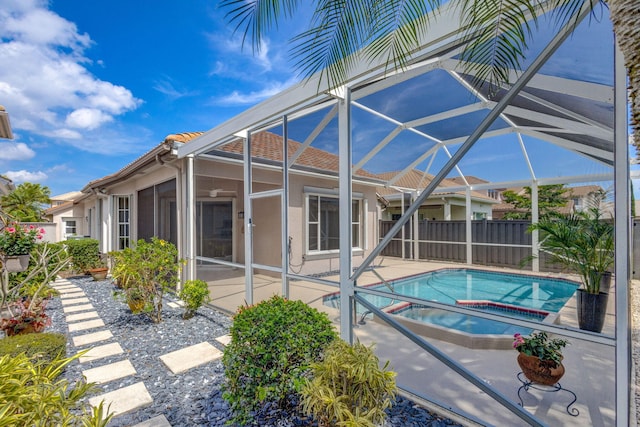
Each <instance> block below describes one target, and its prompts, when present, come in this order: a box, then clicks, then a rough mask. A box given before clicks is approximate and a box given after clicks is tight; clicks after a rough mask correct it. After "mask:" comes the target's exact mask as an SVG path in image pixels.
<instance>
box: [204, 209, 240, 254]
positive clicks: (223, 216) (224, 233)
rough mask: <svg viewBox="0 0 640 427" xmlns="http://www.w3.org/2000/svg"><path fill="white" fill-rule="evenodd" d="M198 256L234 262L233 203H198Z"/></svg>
mask: <svg viewBox="0 0 640 427" xmlns="http://www.w3.org/2000/svg"><path fill="white" fill-rule="evenodd" d="M196 235H197V254H198V256H202V257H206V258H217V259H222V260H225V261H232V260H233V202H232V201H231V200H226V201H223V200H221V201H217V200H216V201H198V202H197V204H196Z"/></svg>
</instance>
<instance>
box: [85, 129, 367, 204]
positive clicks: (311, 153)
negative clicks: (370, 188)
mask: <svg viewBox="0 0 640 427" xmlns="http://www.w3.org/2000/svg"><path fill="white" fill-rule="evenodd" d="M202 133H203V132H185V133H179V134H171V135H168V136H167V137H166V138H165V140H164V141H163V142H161V143H160V144H159V145H157V146H156V147H154V148H152V149H151V150H150V151H148V152H147V153H145V154H143V155H142V156H140V157H138V158H137V159H136V160H134V161H133V162H131V163H129V164H128V165H126V166H125V167H123V168H122V169H120V170H119V171H118V172H116V173H113V174H111V175H107V176H105V177H103V178H100V179H97V180H94V181H91V182H89V183H88V184H87V185H85V186H84V188H83V189H82V192H83V193H88V192H92V191H93V190H94V189H99V188H102V187H105V186H107V185H109V184H113V183H116V182H119V181H122V180H124V179H126V178H127V177H129V176H131V175H132V174H134V173H136V172H137V171H139V170H140V169H142V168H144V167H146V166H149V165H150V164H153V163H157V162H158V160H160V162H162V159H163V158H164V156H166V155H170V154H171V150H172V148H174V144H175V143H180V144H185V143H188V142H189V141H191V140H192V139H194V138H196V137H198V136H200V135H202ZM301 146H302V144H301V143H299V142H297V141H293V140H289V143H288V144H287V148H288V156H289V158H290V157H291V156H293V155H294V154H295V153H296V151H298V149H299V148H300V147H301ZM243 150H244V145H243V143H242V140H241V139H238V140H236V141H232V142H229V143H227V144H225V145H223V146H221V147H217V148H216V149H214V150H211V151H208V152H207V154H209V155H212V156H218V157H221V158H234V159H241V158H242V154H243ZM251 154H252V158H253V159H254V161H255V162H257V163H261V160H263V161H265V162H266V163H268V162H282V157H283V156H282V136H281V135H277V134H274V133H271V132H266V131H263V132H258V133H256V134H254V135H252V136H251ZM338 159H339V158H338V156H337V155H335V154H332V153H329V152H327V151H324V150H320V149H318V148H314V147H307V148H306V149H305V150H304V151H303V152H302V154H301V155H300V156H299V157H298V158H297V160H296V162H295V163H294V164H293V165H292V166H290V169H291V170H307V171H313V170H316V171H321V172H323V173H324V174H326V173H327V172H329V173H332V174H334V175H335V176H337V174H338V167H339V162H338ZM356 176H357V177H359V178H361V179H370V180H373V181H374V182H376V183H377V181H378V180H377V176H376V175H375V174H372V173H369V172H367V171H365V170H362V169H361V170H359V171H358V172H356Z"/></svg>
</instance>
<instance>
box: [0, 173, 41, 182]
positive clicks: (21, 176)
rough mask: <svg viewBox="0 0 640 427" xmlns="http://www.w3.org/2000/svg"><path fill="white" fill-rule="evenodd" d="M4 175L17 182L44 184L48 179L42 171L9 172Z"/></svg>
mask: <svg viewBox="0 0 640 427" xmlns="http://www.w3.org/2000/svg"><path fill="white" fill-rule="evenodd" d="M3 175H5V176H6V177H7V178H9V179H10V180H12V181H13V182H15V183H16V184H18V183H21V182H42V181H44V180H46V179H47V178H48V176H47V174H46V173H44V172H41V171H37V172H29V171H26V170H19V171H7V172H5V173H4V174H3Z"/></svg>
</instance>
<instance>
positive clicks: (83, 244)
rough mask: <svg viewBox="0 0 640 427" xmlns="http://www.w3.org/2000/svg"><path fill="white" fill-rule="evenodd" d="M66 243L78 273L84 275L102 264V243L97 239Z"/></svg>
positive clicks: (74, 268) (68, 241)
mask: <svg viewBox="0 0 640 427" xmlns="http://www.w3.org/2000/svg"><path fill="white" fill-rule="evenodd" d="M64 243H65V245H66V247H67V252H68V253H69V256H70V257H71V262H72V265H73V270H74V271H75V272H76V273H83V274H84V273H86V272H87V270H89V269H90V268H93V267H94V266H96V265H99V264H100V263H101V259H100V242H98V241H97V240H96V239H78V240H67V241H65V242H64Z"/></svg>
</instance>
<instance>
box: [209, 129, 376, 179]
mask: <svg viewBox="0 0 640 427" xmlns="http://www.w3.org/2000/svg"><path fill="white" fill-rule="evenodd" d="M301 146H302V144H301V143H299V142H298V141H294V140H292V139H289V143H288V144H287V156H288V158H291V157H292V156H293V155H294V154H295V153H296V151H298V149H299V148H300V147H301ZM220 151H223V152H228V153H234V154H243V152H244V145H243V143H242V140H236V141H232V142H229V143H227V144H225V145H223V146H220V147H217V148H216V149H214V150H212V151H210V152H209V153H214V152H220ZM251 155H252V157H253V158H255V159H265V160H271V161H275V162H282V136H281V135H277V134H275V133H272V132H267V131H263V132H259V133H256V134H254V135H252V136H251ZM295 165H298V166H302V167H306V168H312V169H316V170H319V171H328V172H335V173H337V172H338V168H339V157H338V156H337V155H335V154H332V153H329V152H328V151H324V150H320V149H318V148H315V147H307V148H306V149H305V150H304V151H303V152H302V154H301V155H300V157H298V158H297V159H296V162H295V164H294V166H293V167H294V168H295ZM356 176H359V177H363V178H378V177H377V176H376V175H375V174H372V173H370V172H367V171H365V170H362V169H360V170H358V171H357V172H356Z"/></svg>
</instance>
